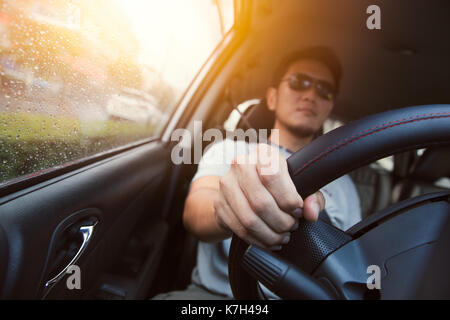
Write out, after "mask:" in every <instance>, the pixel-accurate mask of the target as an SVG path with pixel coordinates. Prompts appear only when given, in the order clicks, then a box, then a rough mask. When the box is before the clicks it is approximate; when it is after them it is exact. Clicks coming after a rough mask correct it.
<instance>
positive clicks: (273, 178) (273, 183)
mask: <svg viewBox="0 0 450 320" xmlns="http://www.w3.org/2000/svg"><path fill="white" fill-rule="evenodd" d="M257 153H258V161H257V173H258V175H259V178H260V180H261V182H262V184H263V185H264V186H265V187H266V189H267V190H268V191H269V192H270V194H271V195H272V196H273V198H274V199H275V201H276V203H277V204H278V207H279V208H280V209H281V210H283V211H284V212H288V213H290V214H293V215H294V216H295V215H296V214H297V213H298V212H299V210H298V209H299V208H302V207H303V199H302V197H301V196H300V195H299V194H298V192H297V189H296V188H295V185H294V183H293V181H292V179H291V177H290V176H289V171H288V167H287V162H286V159H285V158H284V156H283V155H282V154H281V153H280V152H279V151H278V150H276V149H274V148H273V147H271V146H268V145H265V144H261V145H259V146H258V150H257ZM267 166H270V167H272V168H276V170H273V171H267V170H266V171H265V170H264V169H265V168H267ZM297 217H298V216H297Z"/></svg>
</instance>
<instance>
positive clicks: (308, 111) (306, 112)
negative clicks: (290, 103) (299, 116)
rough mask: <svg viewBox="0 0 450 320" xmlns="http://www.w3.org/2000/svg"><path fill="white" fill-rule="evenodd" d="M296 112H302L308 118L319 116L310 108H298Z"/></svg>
mask: <svg viewBox="0 0 450 320" xmlns="http://www.w3.org/2000/svg"><path fill="white" fill-rule="evenodd" d="M295 111H297V112H301V113H303V114H304V115H307V116H316V115H317V114H316V112H315V111H314V110H313V109H310V108H297V109H295Z"/></svg>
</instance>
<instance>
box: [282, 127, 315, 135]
mask: <svg viewBox="0 0 450 320" xmlns="http://www.w3.org/2000/svg"><path fill="white" fill-rule="evenodd" d="M287 129H288V130H289V131H290V132H291V133H292V134H294V135H295V136H297V137H300V138H307V137H312V136H314V135H315V134H316V133H317V132H318V131H319V130H317V129H315V128H312V127H309V126H287Z"/></svg>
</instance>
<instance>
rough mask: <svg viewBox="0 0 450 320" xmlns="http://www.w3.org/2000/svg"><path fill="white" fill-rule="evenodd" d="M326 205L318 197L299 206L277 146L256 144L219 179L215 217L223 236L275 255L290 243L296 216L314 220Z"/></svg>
mask: <svg viewBox="0 0 450 320" xmlns="http://www.w3.org/2000/svg"><path fill="white" fill-rule="evenodd" d="M324 206H325V199H324V198H323V195H322V194H321V193H320V192H317V193H315V194H313V195H311V196H309V197H307V198H306V199H305V200H304V201H303V199H302V198H301V197H300V195H299V194H298V193H297V190H296V188H295V186H294V183H293V182H292V180H291V178H290V176H289V173H288V168H287V162H286V159H285V158H284V157H283V155H282V154H281V153H280V152H279V150H278V149H277V148H275V147H271V146H269V145H267V144H259V145H258V147H257V150H255V152H253V153H252V154H249V155H244V156H238V157H236V158H235V159H234V161H233V163H232V165H231V169H230V171H229V172H228V173H227V174H226V175H225V176H223V177H221V178H220V180H219V192H217V195H216V199H215V201H214V212H215V217H216V220H217V223H218V225H219V226H221V227H222V228H223V230H224V231H228V232H230V233H231V232H234V233H235V234H236V235H237V236H239V237H240V238H241V239H243V240H244V241H246V242H247V243H249V244H255V245H258V246H260V247H263V248H269V249H272V250H279V249H281V246H282V245H283V244H287V243H288V242H289V240H290V233H291V232H292V231H294V230H295V229H296V228H297V226H298V219H299V218H300V217H303V218H305V219H306V220H309V221H315V220H317V218H318V215H319V212H320V211H321V210H323V208H324Z"/></svg>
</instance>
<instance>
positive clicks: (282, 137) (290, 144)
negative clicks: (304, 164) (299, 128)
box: [269, 124, 314, 152]
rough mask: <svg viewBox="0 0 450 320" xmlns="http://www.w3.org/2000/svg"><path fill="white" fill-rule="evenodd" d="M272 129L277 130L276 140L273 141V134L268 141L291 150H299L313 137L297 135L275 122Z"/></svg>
mask: <svg viewBox="0 0 450 320" xmlns="http://www.w3.org/2000/svg"><path fill="white" fill-rule="evenodd" d="M273 129H275V130H278V141H274V140H276V138H275V136H274V135H273V134H271V135H270V137H269V141H270V142H272V143H275V144H277V145H279V146H280V147H283V148H286V149H288V150H290V151H292V152H296V151H298V150H300V149H301V148H303V147H304V146H306V145H307V144H309V143H310V142H311V141H312V140H313V138H314V136H306V137H299V136H298V135H295V134H293V133H292V132H291V131H289V130H288V129H287V128H284V127H283V126H279V125H277V124H275V126H274V128H273Z"/></svg>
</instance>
